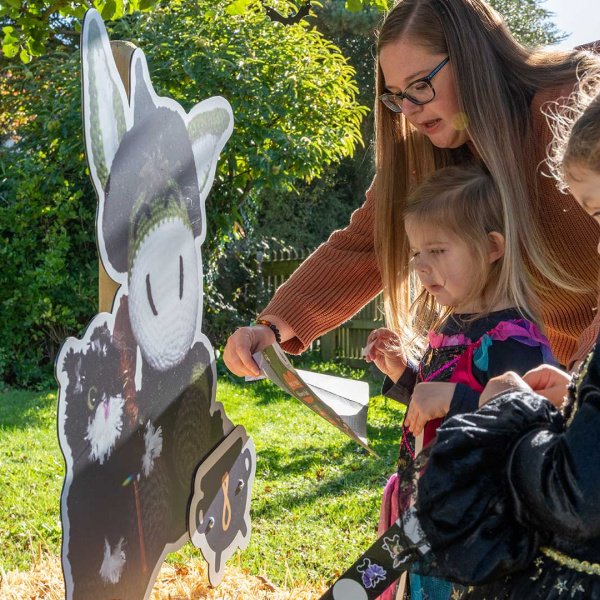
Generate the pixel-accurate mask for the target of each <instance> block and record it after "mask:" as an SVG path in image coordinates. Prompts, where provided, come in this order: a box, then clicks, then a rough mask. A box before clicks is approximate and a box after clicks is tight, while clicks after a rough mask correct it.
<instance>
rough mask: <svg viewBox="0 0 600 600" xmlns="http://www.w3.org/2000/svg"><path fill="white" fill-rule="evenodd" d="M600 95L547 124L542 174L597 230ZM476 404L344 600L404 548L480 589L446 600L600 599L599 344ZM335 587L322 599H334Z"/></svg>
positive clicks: (512, 380)
mask: <svg viewBox="0 0 600 600" xmlns="http://www.w3.org/2000/svg"><path fill="white" fill-rule="evenodd" d="M598 92H600V79H596V80H588V81H587V82H585V83H583V84H581V85H580V91H579V93H578V95H577V96H575V98H574V100H573V101H572V104H571V108H570V109H569V110H566V111H565V110H560V111H559V112H558V113H557V114H556V115H555V117H556V120H555V133H556V140H555V143H554V148H553V150H554V151H553V153H552V161H551V164H552V166H553V171H554V174H555V176H556V177H557V178H558V179H559V184H560V186H561V187H563V189H564V188H565V186H568V188H569V191H570V193H571V194H572V195H573V196H574V197H575V198H576V199H577V201H578V202H579V203H580V204H581V206H582V207H583V208H584V209H585V211H586V212H587V213H588V214H590V215H591V216H592V217H594V219H596V221H597V222H599V223H600V95H598ZM574 233H575V232H574ZM599 251H600V247H599ZM573 258H574V260H575V259H576V257H573ZM569 382H570V385H568V384H569ZM567 386H568V387H567ZM507 391H508V392H510V393H503V392H507ZM565 397H566V398H565ZM547 400H550V402H548V401H547ZM563 400H564V402H563ZM481 404H482V408H480V409H479V410H477V411H476V412H475V413H473V414H469V415H461V416H459V417H455V418H452V419H449V420H448V421H447V422H446V423H444V424H443V425H442V426H441V427H440V429H439V431H438V439H437V442H436V444H435V445H434V446H433V447H432V448H430V449H428V450H427V451H425V452H423V453H422V454H421V455H420V456H419V457H418V458H417V460H416V461H415V463H414V464H413V465H411V468H410V471H409V472H408V473H407V474H408V475H414V477H410V476H407V477H406V478H405V479H403V481H402V485H401V487H402V493H403V494H408V496H406V497H405V496H402V499H404V500H406V498H407V497H412V500H413V502H414V503H415V508H416V511H413V512H412V513H411V511H410V510H409V511H407V512H406V514H407V515H408V516H409V518H407V519H405V518H404V516H403V517H402V518H401V520H400V521H399V525H400V527H401V528H402V530H403V534H402V535H400V536H397V537H395V538H394V540H393V541H394V547H393V548H392V550H393V552H388V548H390V547H391V546H392V544H391V543H388V542H390V541H391V537H390V535H389V533H388V534H387V537H386V536H383V540H387V542H386V544H387V545H384V546H381V544H380V542H379V541H378V542H377V544H379V545H380V546H381V547H382V548H383V549H384V550H385V552H387V555H384V554H379V555H378V554H377V553H376V549H375V548H374V547H371V548H370V549H369V551H368V552H367V553H366V554H365V555H363V557H361V559H360V560H359V561H357V563H355V566H354V567H353V568H352V569H353V570H354V571H352V569H351V570H350V571H349V572H348V573H346V574H344V575H343V576H342V578H341V579H340V581H345V582H346V583H345V586H344V587H343V588H342V589H345V590H347V589H352V593H346V594H344V596H343V598H344V600H357V599H358V598H369V599H370V598H373V597H375V596H376V595H377V594H378V593H379V592H380V590H381V591H382V590H384V589H385V588H386V587H387V586H388V585H389V583H390V581H391V580H393V579H394V577H397V576H398V572H399V570H401V568H406V567H401V564H402V562H403V561H401V560H399V559H398V557H399V556H400V555H401V554H402V555H404V554H407V556H408V553H410V551H411V550H410V549H411V547H412V548H415V547H418V552H413V554H412V557H413V558H414V557H416V558H417V559H418V560H419V561H420V564H421V565H422V567H421V568H422V569H423V566H425V567H426V568H425V570H427V571H429V572H435V573H437V574H443V575H444V576H445V577H449V578H452V579H453V580H456V581H461V582H463V583H466V584H482V583H483V584H485V585H477V587H474V588H468V589H467V591H466V592H464V594H463V595H461V594H457V595H456V598H463V597H465V596H467V597H468V598H469V600H483V599H486V600H522V599H529V598H532V599H533V598H535V599H536V600H561V599H564V600H567V599H568V600H584V599H585V600H599V599H600V510H599V508H600V338H599V339H598V340H597V341H596V346H595V349H594V350H593V351H592V352H591V353H590V354H589V355H588V356H587V358H586V359H585V360H584V361H583V364H582V365H581V367H580V370H579V373H578V374H576V375H575V376H574V377H573V378H572V379H571V377H570V376H569V375H567V374H566V373H564V372H562V371H560V370H559V369H556V368H552V367H549V366H543V367H539V368H537V369H534V370H533V371H531V372H529V373H527V374H526V375H525V376H524V377H523V379H521V378H520V377H518V376H517V375H515V374H514V373H508V374H506V375H504V376H501V377H496V378H494V379H493V380H491V381H490V383H489V384H488V385H487V386H486V388H485V390H484V392H483V393H482V395H481ZM553 404H554V405H556V406H560V407H561V408H562V410H561V412H559V411H558V410H556V408H555V407H554V406H553ZM449 465H452V471H451V473H452V475H451V476H449V471H448V467H449ZM415 514H416V515H417V517H416V519H415V518H413V517H414V515H415ZM417 521H418V523H417V524H416V525H415V523H416V522H417ZM414 532H417V535H414ZM403 536H404V537H403ZM409 538H410V539H409ZM429 549H432V550H433V552H428V551H429ZM365 556H370V557H374V556H378V557H383V559H384V560H379V559H377V560H373V559H371V560H370V562H369V565H368V573H367V571H366V570H365V569H364V560H365V559H364V557H365ZM390 556H391V557H392V558H393V564H390V565H389V566H388V564H387V563H386V560H387V561H388V562H389V557H390ZM411 560H412V558H411ZM409 562H410V560H406V561H404V564H408V563H409ZM356 565H358V568H355V567H356ZM354 572H356V573H358V574H359V575H360V576H361V578H357V577H356V575H355V573H354ZM365 573H367V574H368V575H369V577H365V576H364V575H365ZM384 575H385V576H384ZM375 577H376V578H377V580H376V579H375ZM352 578H353V579H352ZM361 581H362V582H363V583H364V582H366V583H367V584H368V585H365V586H364V587H367V588H368V590H367V591H366V592H365V590H364V589H363V590H362V591H361V589H360V586H361V585H362V584H361V583H360V582H361ZM336 586H337V584H336ZM336 586H334V587H333V588H332V590H333V593H328V594H326V595H325V596H324V598H333V599H334V600H337V599H338V595H336V593H335V592H336ZM378 586H379V587H378ZM341 597H342V596H339V598H341Z"/></svg>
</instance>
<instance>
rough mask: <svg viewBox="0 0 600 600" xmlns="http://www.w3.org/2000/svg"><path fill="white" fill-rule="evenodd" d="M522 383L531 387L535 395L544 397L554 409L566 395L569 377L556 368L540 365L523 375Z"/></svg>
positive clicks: (560, 404) (559, 405) (558, 406)
mask: <svg viewBox="0 0 600 600" xmlns="http://www.w3.org/2000/svg"><path fill="white" fill-rule="evenodd" d="M523 381H525V383H527V384H528V385H529V386H531V389H532V390H533V391H534V392H535V393H536V394H539V395H540V396H544V398H546V399H548V400H550V402H552V404H554V406H556V408H560V407H561V406H562V405H563V402H564V400H565V396H566V395H567V386H568V385H569V383H570V382H571V377H570V376H569V375H568V374H567V373H565V372H564V371H561V370H560V369H557V368H556V367H552V366H550V365H541V366H539V367H537V368H536V369H532V370H531V371H528V372H527V373H525V375H523Z"/></svg>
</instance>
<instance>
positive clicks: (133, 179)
mask: <svg viewBox="0 0 600 600" xmlns="http://www.w3.org/2000/svg"><path fill="white" fill-rule="evenodd" d="M81 48H82V74H83V77H82V85H83V114H84V131H85V138H86V153H87V157H88V164H89V169H90V175H91V178H92V181H93V183H94V187H95V189H96V192H97V195H98V200H99V202H98V212H97V241H98V250H99V254H100V259H101V260H102V263H103V265H104V267H105V269H106V271H107V272H108V274H109V275H110V277H111V278H112V279H113V280H114V281H116V282H117V283H118V284H119V285H120V288H119V291H118V292H117V295H116V297H115V300H114V303H113V308H112V311H111V313H110V314H108V313H103V314H99V315H97V316H96V317H95V318H94V319H93V320H92V322H91V323H90V324H89V325H88V327H87V329H86V331H85V333H84V335H83V337H82V339H81V340H78V339H75V338H69V339H68V340H67V341H66V342H65V344H64V345H63V347H62V348H61V351H60V353H59V356H58V358H57V363H56V377H57V380H58V382H59V403H58V434H59V441H60V446H61V449H62V452H63V455H64V458H65V463H66V476H65V483H64V486H63V493H62V498H61V518H62V522H63V549H62V560H63V572H64V575H65V587H66V597H67V600H110V599H121V600H142V599H143V598H147V597H148V596H149V595H150V592H151V589H152V585H153V583H154V580H155V577H156V575H157V574H158V570H159V569H160V566H161V564H162V562H163V560H164V558H165V556H166V555H167V554H168V553H169V552H172V551H175V550H177V549H178V548H180V547H181V546H182V545H183V544H184V543H185V542H186V541H188V540H189V539H190V536H189V533H188V510H189V505H190V499H191V495H192V490H193V483H194V475H195V473H196V470H197V469H198V466H199V465H200V464H201V463H202V461H203V460H205V459H206V457H207V456H209V455H211V453H215V452H216V453H217V454H219V452H220V451H219V450H218V449H219V447H220V445H222V443H223V441H224V440H226V439H227V436H228V434H230V432H231V431H232V430H233V429H234V427H233V424H232V423H231V421H229V419H228V418H227V416H226V415H225V411H224V408H223V406H222V405H221V404H220V403H217V402H216V401H215V392H216V372H215V361H214V353H213V350H212V348H211V346H210V343H209V341H208V339H207V338H206V336H205V335H204V334H203V333H202V331H201V325H202V307H203V301H202V280H203V273H202V259H201V245H202V242H203V240H204V238H205V235H206V217H205V209H204V202H205V200H206V196H207V195H208V192H209V190H210V187H211V185H212V182H213V179H214V174H215V169H216V165H217V160H218V157H219V153H220V151H221V149H222V148H223V146H224V145H225V143H226V141H227V139H228V138H229V136H230V135H231V132H232V128H233V115H232V112H231V108H230V106H229V104H228V103H227V101H226V100H224V99H223V98H219V97H215V98H210V99H208V100H205V101H203V102H201V103H200V104H197V105H196V106H195V107H194V108H193V109H192V110H191V111H190V112H189V113H186V112H185V111H184V110H183V109H182V107H181V106H179V104H177V103H176V102H175V101H173V100H171V99H168V98H161V97H158V96H157V95H156V93H155V92H154V89H153V87H152V84H151V82H150V76H149V72H148V66H147V64H146V60H145V58H144V55H143V53H142V52H141V51H140V50H135V52H134V53H133V55H132V58H131V64H130V74H129V75H130V79H129V81H130V89H131V94H130V96H131V97H130V99H128V98H127V95H126V93H125V89H124V87H123V85H122V83H121V80H120V77H119V75H118V72H117V69H116V66H115V63H114V60H113V57H112V53H111V50H110V44H109V40H108V36H107V34H106V30H105V28H104V24H103V23H102V19H101V17H100V15H99V13H98V12H97V11H95V10H90V11H88V13H87V14H86V16H85V19H84V23H83V28H82V44H81ZM246 451H247V449H246ZM251 451H252V452H253V447H251ZM251 458H252V462H254V460H255V459H254V454H252V457H251ZM214 471H215V472H214V475H213V474H212V473H211V477H214V478H215V480H216V481H217V480H218V482H219V485H220V484H221V481H222V478H223V477H225V476H227V474H226V473H224V472H223V473H220V472H218V469H216V470H214ZM250 485H251V482H250ZM249 501H250V494H249V493H248V500H247V503H248V504H249ZM240 510H243V511H244V514H245V515H247V514H248V505H244V506H243V507H240ZM242 520H243V521H244V523H243V529H244V532H247V535H246V534H245V535H244V536H243V540H242V543H246V544H247V538H248V537H249V532H250V523H249V516H246V517H244V518H243V519H242ZM238 541H239V540H238ZM238 545H240V544H238Z"/></svg>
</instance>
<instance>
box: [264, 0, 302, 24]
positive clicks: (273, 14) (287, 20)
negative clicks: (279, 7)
mask: <svg viewBox="0 0 600 600" xmlns="http://www.w3.org/2000/svg"><path fill="white" fill-rule="evenodd" d="M263 6H264V5H263ZM264 9H265V11H266V13H267V17H269V18H270V19H271V21H277V22H278V23H283V24H284V25H294V23H300V21H302V19H304V17H307V16H308V15H309V13H310V0H308V1H307V2H306V4H303V5H302V6H301V7H300V8H299V9H298V12H297V13H296V14H295V15H294V16H293V17H284V16H283V15H281V14H279V13H278V12H277V11H276V10H275V9H273V8H271V7H270V6H264Z"/></svg>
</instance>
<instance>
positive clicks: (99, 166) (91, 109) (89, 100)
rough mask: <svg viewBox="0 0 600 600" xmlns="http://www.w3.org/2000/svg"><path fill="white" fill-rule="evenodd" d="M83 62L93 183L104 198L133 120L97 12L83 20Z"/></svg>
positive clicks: (85, 107)
mask: <svg viewBox="0 0 600 600" xmlns="http://www.w3.org/2000/svg"><path fill="white" fill-rule="evenodd" d="M81 58H82V61H81V62H82V83H83V123H84V131H85V143H86V151H87V157H88V162H89V167H90V174H91V176H92V180H93V182H94V185H95V187H96V190H97V192H98V195H99V196H102V194H103V193H104V188H105V186H106V182H107V180H108V176H109V174H110V169H111V166H112V162H113V159H114V157H115V154H116V152H117V148H118V147H119V144H120V143H121V139H122V137H123V135H124V133H125V132H126V131H127V130H128V129H130V127H131V122H130V121H131V118H130V115H129V109H128V102H127V94H126V93H125V88H124V86H123V83H122V81H121V78H120V76H119V72H118V71H117V66H116V64H115V61H114V58H113V55H112V52H111V49H110V43H109V40H108V35H107V33H106V29H105V27H104V23H103V22H102V17H101V16H100V13H98V11H97V10H94V9H92V10H88V12H87V13H86V14H85V17H84V20H83V26H82V31H81Z"/></svg>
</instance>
